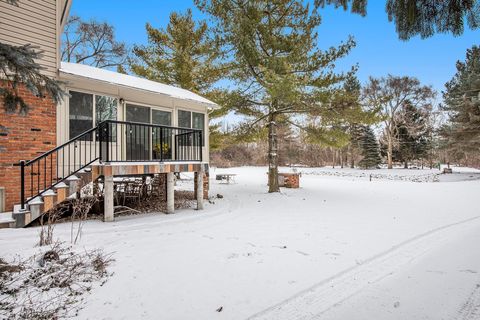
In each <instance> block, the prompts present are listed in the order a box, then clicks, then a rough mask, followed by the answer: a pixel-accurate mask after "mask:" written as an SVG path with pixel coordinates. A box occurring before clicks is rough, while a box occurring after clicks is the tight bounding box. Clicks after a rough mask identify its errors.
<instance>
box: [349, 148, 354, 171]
mask: <svg viewBox="0 0 480 320" xmlns="http://www.w3.org/2000/svg"><path fill="white" fill-rule="evenodd" d="M348 147H349V148H350V168H352V169H353V168H355V156H354V151H353V149H354V148H353V146H352V145H351V144H349V145H348Z"/></svg>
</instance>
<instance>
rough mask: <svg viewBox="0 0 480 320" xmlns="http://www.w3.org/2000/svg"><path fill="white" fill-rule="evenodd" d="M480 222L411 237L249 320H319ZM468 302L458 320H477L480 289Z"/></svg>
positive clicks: (436, 229)
mask: <svg viewBox="0 0 480 320" xmlns="http://www.w3.org/2000/svg"><path fill="white" fill-rule="evenodd" d="M479 218H480V216H476V217H473V218H470V219H466V220H462V221H459V222H456V223H452V224H448V225H444V226H442V227H438V228H435V229H432V230H430V231H428V232H425V233H422V234H419V235H417V236H415V237H412V238H410V239H408V240H406V241H403V242H401V243H400V244H397V245H395V246H393V247H391V248H390V249H388V250H386V251H383V252H381V253H379V254H376V255H374V256H372V257H370V258H369V259H367V260H365V261H363V263H361V264H359V265H355V266H353V267H351V268H348V269H346V270H344V271H342V272H339V273H337V274H336V275H334V276H332V277H330V278H327V279H325V280H323V281H321V282H319V283H317V284H315V285H313V286H311V287H310V288H308V289H306V290H303V291H301V292H299V293H297V294H296V295H294V296H292V297H290V298H289V299H286V300H284V301H282V302H280V303H279V304H276V305H274V306H272V307H270V308H268V309H265V310H263V311H261V312H259V313H256V314H254V315H252V316H250V317H249V318H248V320H267V319H269V320H281V319H286V320H307V319H308V320H310V319H320V318H321V315H322V314H323V313H324V312H326V311H328V310H330V309H331V308H334V307H335V306H336V305H338V304H340V303H341V302H343V301H345V300H347V299H348V298H350V297H352V296H353V295H355V294H357V293H358V292H360V291H362V290H363V289H364V288H366V287H367V286H369V285H370V284H373V283H375V282H378V281H380V280H382V279H383V278H385V277H387V276H389V275H391V274H394V273H395V272H396V271H398V270H400V269H401V268H402V267H404V266H406V265H408V264H409V263H411V262H412V261H413V260H415V259H417V258H418V257H420V256H422V255H423V254H424V253H426V252H428V251H429V250H431V249H432V248H435V247H438V245H439V243H441V242H444V241H448V240H449V239H450V238H451V237H452V236H454V235H455V234H458V229H459V228H462V227H471V226H470V225H468V223H469V222H472V221H475V220H478V219H479ZM469 301H471V302H470V304H468V303H469V302H467V303H466V305H465V306H464V309H465V310H464V311H463V314H464V315H462V316H463V318H459V319H462V320H472V319H476V317H477V316H478V312H479V305H480V288H476V291H474V292H473V293H472V296H471V298H470V299H469ZM467 304H468V305H467Z"/></svg>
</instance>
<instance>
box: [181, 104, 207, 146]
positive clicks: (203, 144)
mask: <svg viewBox="0 0 480 320" xmlns="http://www.w3.org/2000/svg"><path fill="white" fill-rule="evenodd" d="M176 109H177V112H176V115H175V116H176V120H177V127H179V128H183V127H180V126H179V124H178V111H187V112H190V114H191V116H190V128H185V129H195V130H200V129H196V128H193V113H199V114H203V130H202V131H203V132H202V148H203V147H206V145H207V134H206V132H207V129H208V124H207V113H205V112H199V111H194V110H192V109H185V108H176Z"/></svg>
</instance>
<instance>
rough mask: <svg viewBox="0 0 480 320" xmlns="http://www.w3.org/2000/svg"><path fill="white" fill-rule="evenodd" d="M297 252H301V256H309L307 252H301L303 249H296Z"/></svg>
mask: <svg viewBox="0 0 480 320" xmlns="http://www.w3.org/2000/svg"><path fill="white" fill-rule="evenodd" d="M297 253H299V254H301V255H303V256H309V254H308V253H306V252H303V251H300V250H297Z"/></svg>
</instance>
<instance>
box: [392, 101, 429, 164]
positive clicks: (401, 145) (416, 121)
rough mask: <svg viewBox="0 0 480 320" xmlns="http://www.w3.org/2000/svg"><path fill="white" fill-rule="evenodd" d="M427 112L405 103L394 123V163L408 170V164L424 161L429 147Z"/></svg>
mask: <svg viewBox="0 0 480 320" xmlns="http://www.w3.org/2000/svg"><path fill="white" fill-rule="evenodd" d="M428 117H429V110H428V109H425V110H420V109H417V108H415V107H414V106H412V105H411V104H410V103H408V102H407V103H406V104H405V106H404V108H403V109H402V111H401V112H400V114H399V115H398V120H397V121H395V123H396V126H397V128H396V132H397V137H398V147H397V150H395V151H396V152H394V158H395V160H396V161H401V162H403V163H404V166H405V168H408V162H409V161H412V160H418V159H425V158H426V157H427V155H428V151H429V149H430V146H431V143H432V142H431V141H430V137H431V135H430V133H429V130H430V127H429V121H428V120H429V119H428Z"/></svg>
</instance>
